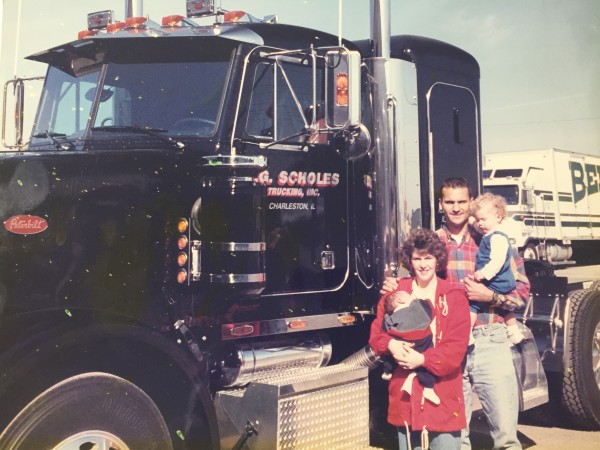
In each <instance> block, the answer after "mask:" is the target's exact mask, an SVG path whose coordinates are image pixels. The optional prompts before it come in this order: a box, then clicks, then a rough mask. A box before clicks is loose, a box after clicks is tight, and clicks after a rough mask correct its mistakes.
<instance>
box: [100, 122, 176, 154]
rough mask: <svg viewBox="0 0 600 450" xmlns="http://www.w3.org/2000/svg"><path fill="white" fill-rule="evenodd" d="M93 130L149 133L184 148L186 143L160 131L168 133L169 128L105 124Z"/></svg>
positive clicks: (174, 145)
mask: <svg viewBox="0 0 600 450" xmlns="http://www.w3.org/2000/svg"><path fill="white" fill-rule="evenodd" d="M92 131H109V132H115V131H116V132H118V131H134V132H138V133H143V134H147V135H148V136H152V137H155V138H158V139H160V140H161V141H163V142H167V143H169V144H170V145H171V146H173V147H175V148H178V149H184V148H185V144H184V143H183V142H181V141H176V140H175V139H172V138H170V137H169V136H163V135H162V134H160V133H166V132H167V130H165V129H164V128H151V127H140V126H139V125H105V126H100V127H92Z"/></svg>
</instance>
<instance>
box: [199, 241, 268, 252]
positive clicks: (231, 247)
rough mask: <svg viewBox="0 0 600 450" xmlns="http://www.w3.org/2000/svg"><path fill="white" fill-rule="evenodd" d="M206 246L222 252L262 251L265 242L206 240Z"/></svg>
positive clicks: (265, 245)
mask: <svg viewBox="0 0 600 450" xmlns="http://www.w3.org/2000/svg"><path fill="white" fill-rule="evenodd" d="M205 245H206V246H208V247H210V248H211V249H213V250H220V251H222V252H264V251H265V250H266V249H267V243H266V242H206V243H205Z"/></svg>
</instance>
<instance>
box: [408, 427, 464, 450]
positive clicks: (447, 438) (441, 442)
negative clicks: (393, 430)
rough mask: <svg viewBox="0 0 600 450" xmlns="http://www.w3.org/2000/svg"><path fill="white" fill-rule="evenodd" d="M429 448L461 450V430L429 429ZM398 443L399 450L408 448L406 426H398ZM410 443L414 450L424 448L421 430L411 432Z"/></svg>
mask: <svg viewBox="0 0 600 450" xmlns="http://www.w3.org/2000/svg"><path fill="white" fill-rule="evenodd" d="M428 435H429V436H428V439H429V447H428V448H429V449H431V450H459V449H460V431H453V432H444V433H439V432H436V431H428ZM398 445H399V450H408V448H409V447H408V443H407V442H406V428H404V427H398ZM410 445H411V447H410V448H411V449H412V450H422V448H423V447H421V432H420V431H411V432H410Z"/></svg>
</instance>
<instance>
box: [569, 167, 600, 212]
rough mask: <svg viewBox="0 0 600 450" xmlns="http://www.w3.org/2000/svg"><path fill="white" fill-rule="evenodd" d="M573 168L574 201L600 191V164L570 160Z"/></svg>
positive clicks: (571, 168)
mask: <svg viewBox="0 0 600 450" xmlns="http://www.w3.org/2000/svg"><path fill="white" fill-rule="evenodd" d="M569 169H570V170H571V183H572V185H573V202H574V203H577V202H578V201H580V200H583V199H584V198H585V196H586V195H592V194H596V193H597V192H599V191H600V166H595V165H593V164H586V165H585V168H584V166H583V165H582V164H581V163H579V162H577V161H569Z"/></svg>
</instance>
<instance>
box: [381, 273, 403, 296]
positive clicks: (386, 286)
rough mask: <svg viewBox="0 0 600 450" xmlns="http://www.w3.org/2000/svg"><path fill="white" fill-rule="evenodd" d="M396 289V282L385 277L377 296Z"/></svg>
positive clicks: (392, 278) (391, 278)
mask: <svg viewBox="0 0 600 450" xmlns="http://www.w3.org/2000/svg"><path fill="white" fill-rule="evenodd" d="M397 287H398V280H397V279H396V278H394V277H387V278H386V279H385V280H383V286H382V287H381V290H380V291H379V295H385V294H387V293H388V292H392V291H395V290H396V288H397Z"/></svg>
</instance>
